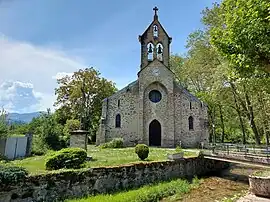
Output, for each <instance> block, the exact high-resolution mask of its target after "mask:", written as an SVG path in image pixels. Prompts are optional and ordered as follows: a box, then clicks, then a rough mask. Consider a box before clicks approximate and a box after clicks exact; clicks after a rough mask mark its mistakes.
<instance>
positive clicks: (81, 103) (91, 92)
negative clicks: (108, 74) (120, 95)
mask: <svg viewBox="0 0 270 202" xmlns="http://www.w3.org/2000/svg"><path fill="white" fill-rule="evenodd" d="M58 84H59V87H58V88H56V90H55V93H56V95H57V101H56V102H55V106H57V107H60V108H59V109H58V110H57V113H59V114H65V115H68V116H69V117H67V119H71V118H73V119H78V120H80V122H81V127H82V129H84V130H89V131H90V132H92V134H95V132H96V130H97V127H98V124H99V119H100V116H101V106H102V100H103V99H104V98H106V97H108V96H110V95H112V94H113V93H114V92H115V91H116V88H115V85H114V83H112V82H111V81H108V80H106V79H105V78H101V77H100V73H99V72H98V71H96V70H95V69H94V68H86V69H84V70H82V69H81V70H79V71H77V72H74V74H73V75H72V76H66V77H64V78H61V79H59V80H58ZM59 111H60V112H59ZM70 116H71V117H70ZM67 119H66V120H67ZM62 121H63V120H62Z"/></svg>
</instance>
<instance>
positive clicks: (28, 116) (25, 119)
mask: <svg viewBox="0 0 270 202" xmlns="http://www.w3.org/2000/svg"><path fill="white" fill-rule="evenodd" d="M41 113H42V112H33V113H24V114H19V113H9V114H8V116H7V119H8V121H9V123H29V122H31V121H32V119H33V118H35V117H38V116H40V114H41Z"/></svg>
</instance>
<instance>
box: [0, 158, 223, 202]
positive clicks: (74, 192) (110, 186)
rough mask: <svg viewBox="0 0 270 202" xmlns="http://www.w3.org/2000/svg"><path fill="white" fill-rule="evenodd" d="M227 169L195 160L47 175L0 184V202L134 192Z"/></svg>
mask: <svg viewBox="0 0 270 202" xmlns="http://www.w3.org/2000/svg"><path fill="white" fill-rule="evenodd" d="M226 167H228V163H226V162H221V161H215V160H210V159H203V158H199V157H198V158H189V159H183V160H179V161H164V162H150V163H139V164H132V165H123V166H114V167H99V168H91V169H85V170H71V171H62V172H59V173H47V174H42V175H36V176H29V177H27V178H26V179H25V180H24V181H22V182H20V183H17V184H13V185H12V184H9V185H3V184H0V201H1V202H9V201H12V202H14V201H20V202H30V201H50V202H52V201H63V200H64V199H67V198H78V197H83V196H87V195H91V194H99V193H109V192H115V191H118V190H122V189H129V188H136V187H140V186H142V185H145V184H149V183H152V182H157V181H165V180H169V179H171V178H182V177H192V176H194V175H197V176H200V175H204V174H207V173H209V172H213V171H217V170H220V169H224V168H226Z"/></svg>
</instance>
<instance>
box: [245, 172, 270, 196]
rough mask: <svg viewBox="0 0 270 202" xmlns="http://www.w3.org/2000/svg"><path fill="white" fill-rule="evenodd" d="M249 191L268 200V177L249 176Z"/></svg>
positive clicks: (269, 185) (269, 191)
mask: <svg viewBox="0 0 270 202" xmlns="http://www.w3.org/2000/svg"><path fill="white" fill-rule="evenodd" d="M249 189H250V191H251V192H252V193H253V194H255V195H257V196H262V197H267V198H270V177H259V176H251V175H250V176H249Z"/></svg>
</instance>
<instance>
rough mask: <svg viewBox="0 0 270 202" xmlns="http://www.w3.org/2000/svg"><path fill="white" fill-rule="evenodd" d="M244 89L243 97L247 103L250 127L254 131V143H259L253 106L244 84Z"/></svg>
mask: <svg viewBox="0 0 270 202" xmlns="http://www.w3.org/2000/svg"><path fill="white" fill-rule="evenodd" d="M244 91H245V99H246V103H247V107H248V112H249V113H248V115H249V121H250V127H251V128H252V131H253V133H254V136H255V141H256V144H261V140H260V135H259V132H258V129H257V126H256V124H255V117H254V112H253V107H252V104H251V101H250V99H249V96H248V94H247V91H246V88H245V86H244Z"/></svg>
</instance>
